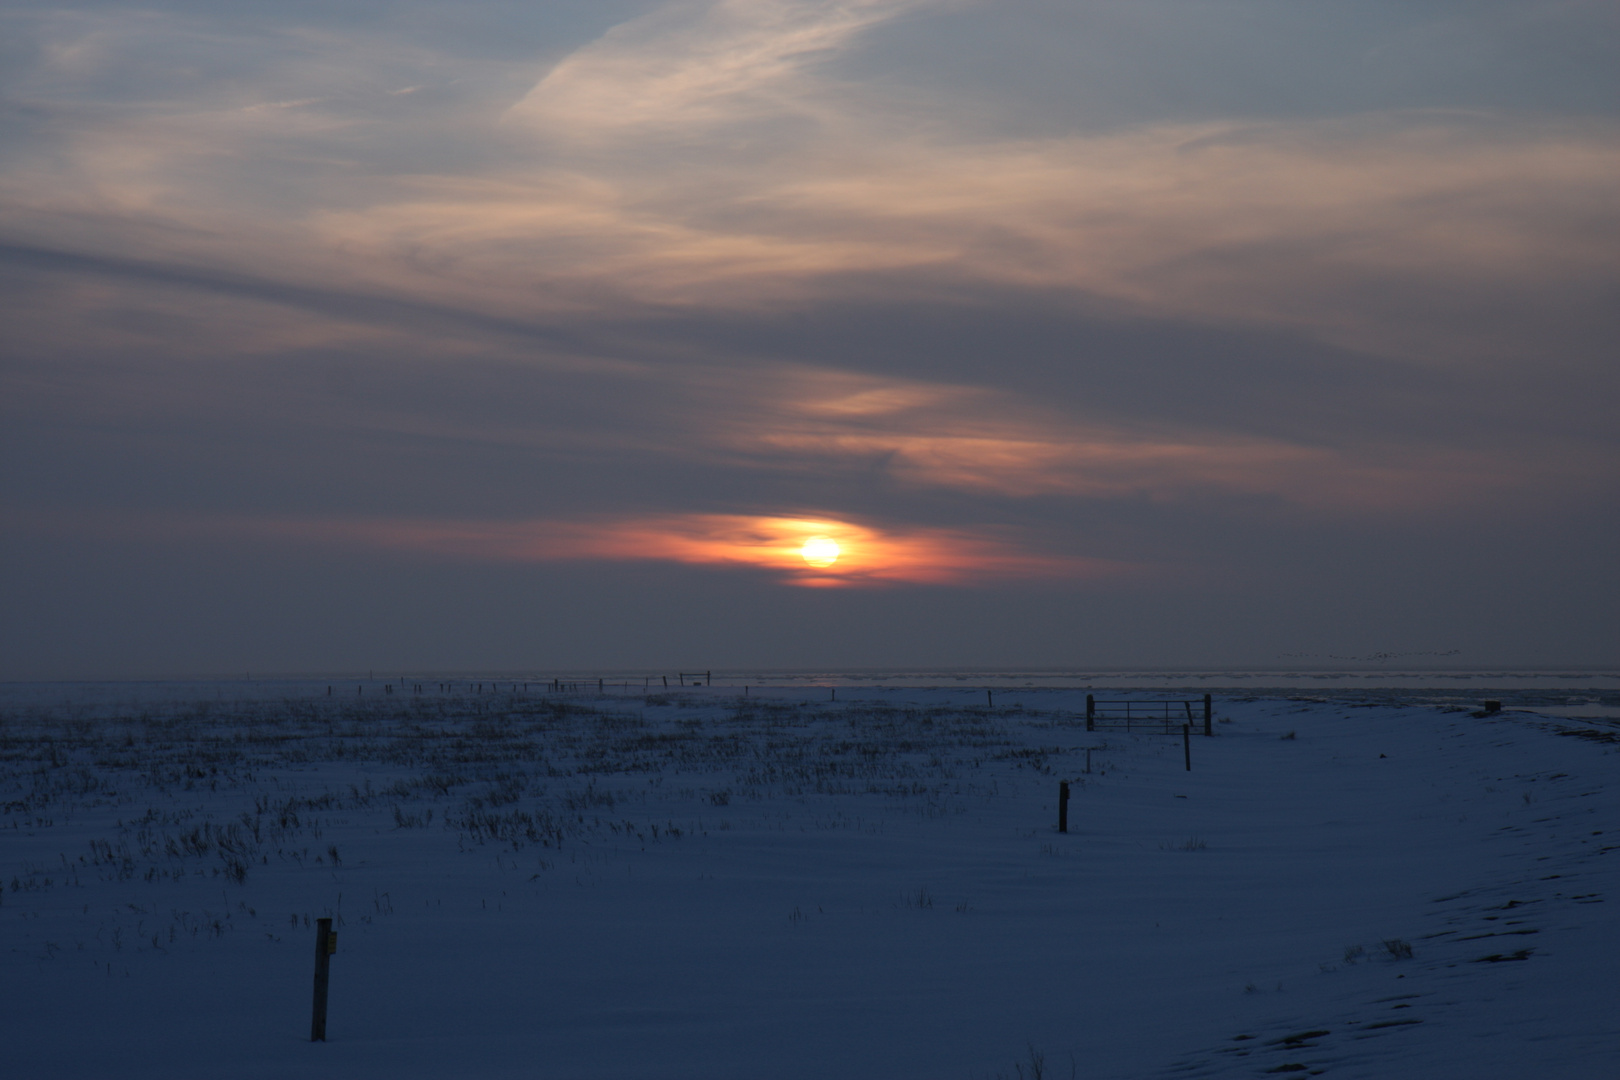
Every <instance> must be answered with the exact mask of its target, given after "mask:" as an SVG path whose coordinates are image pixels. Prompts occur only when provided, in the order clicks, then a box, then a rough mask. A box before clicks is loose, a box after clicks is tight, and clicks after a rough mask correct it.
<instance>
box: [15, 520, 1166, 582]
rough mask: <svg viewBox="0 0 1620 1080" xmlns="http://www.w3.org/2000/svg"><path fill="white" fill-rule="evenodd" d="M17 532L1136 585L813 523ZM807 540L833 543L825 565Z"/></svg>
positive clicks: (957, 545) (1122, 567) (493, 559)
mask: <svg viewBox="0 0 1620 1080" xmlns="http://www.w3.org/2000/svg"><path fill="white" fill-rule="evenodd" d="M12 528H13V529H21V530H23V531H26V532H31V533H36V534H46V535H50V534H57V535H67V536H75V537H83V536H86V535H102V536H118V537H124V538H144V539H161V540H168V541H172V540H188V539H189V540H196V539H203V540H210V539H211V540H219V539H222V538H223V539H231V540H237V541H240V540H249V541H252V542H255V543H271V544H298V545H315V546H323V547H343V548H357V549H360V550H369V551H392V552H399V553H407V554H412V555H422V556H429V557H433V558H442V559H450V560H455V561H465V562H482V563H517V564H524V563H567V562H601V561H607V562H670V563H685V564H689V565H697V566H730V567H741V568H751V569H756V570H764V571H767V572H768V573H769V574H770V575H771V576H773V577H775V578H776V579H778V580H779V581H781V582H783V583H785V584H789V585H796V586H804V587H811V588H850V587H867V588H870V587H881V586H890V585H902V584H909V585H943V584H950V585H986V584H992V583H996V582H1005V581H1009V580H1018V579H1047V580H1085V579H1098V578H1106V579H1120V578H1126V577H1139V576H1142V575H1143V574H1144V573H1146V572H1147V568H1146V567H1143V566H1139V565H1133V564H1130V563H1125V562H1121V561H1117V560H1108V559H1092V558H1086V557H1083V556H1078V555H1068V554H1053V553H1049V552H1040V551H1038V550H1032V549H1031V548H1029V547H1028V546H1027V545H1024V544H1021V543H1019V542H1018V541H1017V539H1016V538H1015V537H1014V535H1013V534H1012V533H1011V532H1009V531H1008V530H983V529H981V530H972V529H939V528H916V527H905V526H898V527H896V526H889V527H883V526H878V525H873V524H863V523H859V522H854V521H850V520H848V519H846V518H837V517H830V516H810V515H803V516H800V515H788V516H768V515H743V514H663V515H653V516H642V517H620V518H610V517H597V518H591V519H580V520H554V519H553V520H525V521H477V520H428V519H380V518H352V517H351V518H290V517H256V516H233V515H196V514H166V515H150V514H144V515H143V514H92V515H84V514H29V515H22V516H19V518H17V519H15V520H14V521H13V522H12ZM812 541H831V542H832V543H833V544H835V545H836V549H835V550H836V555H835V556H834V557H833V559H832V561H831V562H828V561H827V560H825V559H818V558H816V557H815V554H816V549H815V548H811V549H809V554H807V548H806V545H807V544H810V543H811V542H812Z"/></svg>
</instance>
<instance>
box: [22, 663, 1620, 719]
mask: <svg viewBox="0 0 1620 1080" xmlns="http://www.w3.org/2000/svg"><path fill="white" fill-rule="evenodd" d="M683 675H684V678H683ZM705 676H706V677H707V679H708V687H707V690H708V692H710V693H722V692H723V693H728V694H730V693H739V692H741V690H742V688H743V687H744V686H747V687H749V688H750V691H751V692H754V693H770V694H772V696H777V695H782V696H793V695H794V693H795V692H796V691H803V692H805V693H809V692H811V691H814V692H815V693H816V694H817V696H819V694H820V692H821V691H822V690H827V689H831V688H835V687H836V688H839V689H842V690H844V692H845V694H846V695H847V697H845V698H843V700H851V699H855V698H858V697H863V696H866V695H867V694H869V693H874V692H881V690H882V689H883V688H885V687H894V688H918V687H937V688H940V689H941V690H953V689H954V690H961V691H963V692H964V693H967V692H973V693H974V694H975V695H977V694H979V693H982V692H984V691H986V690H988V691H992V692H993V693H994V694H995V696H996V703H997V704H1006V705H1012V704H1014V703H1016V702H1017V701H1019V700H1024V701H1026V702H1027V703H1028V704H1031V705H1038V699H1039V698H1040V697H1042V696H1046V695H1049V694H1051V693H1052V692H1054V691H1074V690H1091V691H1104V692H1110V693H1128V694H1130V696H1132V697H1152V696H1157V695H1161V694H1163V695H1173V696H1180V695H1186V694H1193V695H1202V694H1206V693H1207V694H1212V695H1214V696H1216V697H1217V698H1246V697H1291V698H1313V699H1319V700H1323V701H1345V702H1351V701H1362V702H1379V703H1390V704H1394V703H1399V702H1407V703H1413V704H1420V703H1421V704H1435V705H1442V704H1460V705H1468V706H1477V705H1478V704H1479V703H1480V702H1482V701H1485V700H1497V701H1501V702H1502V704H1503V706H1504V707H1505V708H1526V707H1529V708H1535V709H1537V710H1538V711H1542V712H1545V713H1547V714H1548V715H1564V716H1569V717H1571V718H1580V717H1592V718H1604V717H1620V670H1602V669H1573V668H1572V669H1567V670H1544V671H1543V670H1527V669H1508V668H1504V669H1500V670H1490V671H1486V670H1479V671H1463V670H1437V671H1392V670H1387V669H1385V670H1372V669H1359V670H1357V669H1344V670H1322V671H1261V670H1253V671H1246V670H1241V669H1222V670H1207V671H1201V670H1194V669H1179V670H1125V671H1110V670H1105V669H1092V670H1084V669H1072V670H1049V669H1030V670H1027V671H1019V670H990V669H985V670H958V671H924V670H915V669H893V670H869V671H833V670H827V671H783V670H777V671H768V670H766V671H740V670H731V671H713V672H704V673H700V674H697V675H696V677H694V673H692V672H685V673H682V672H677V671H645V670H636V671H546V670H544V669H536V670H529V671H493V672H472V673H469V672H410V671H407V672H384V671H380V670H379V671H372V672H348V673H342V674H337V673H333V674H307V675H299V674H286V675H283V674H274V675H272V674H265V675H253V674H251V673H243V674H241V675H236V676H221V677H215V678H194V679H167V680H127V681H124V680H121V681H81V682H10V683H0V709H4V708H19V707H22V708H28V707H36V708H37V707H41V706H43V707H53V706H54V707H59V708H67V709H81V710H86V711H87V712H88V713H91V714H97V713H104V712H105V711H106V710H107V709H109V708H113V709H121V708H128V707H138V706H140V705H143V704H160V703H181V702H200V701H227V702H229V701H261V702H262V701H275V700H299V699H303V700H307V699H310V698H326V697H328V687H330V688H331V696H332V697H334V698H338V697H341V698H366V699H369V700H376V699H377V698H378V697H384V698H387V697H389V695H390V690H389V689H388V688H389V687H392V688H393V689H392V692H393V693H395V694H407V695H408V694H409V693H410V688H411V687H412V686H417V685H420V686H423V687H425V688H426V691H427V692H429V693H434V694H436V693H440V692H441V691H440V689H439V688H440V687H441V686H446V687H448V688H449V689H450V691H451V692H455V693H465V692H469V691H472V690H474V689H475V688H477V687H479V686H482V687H483V688H484V691H485V692H501V693H509V692H512V691H513V690H516V689H522V690H524V691H526V692H528V693H530V694H539V693H544V692H548V688H549V687H550V686H551V685H552V681H553V680H554V679H555V680H560V681H561V682H562V683H563V684H565V687H564V688H565V691H566V692H569V693H594V692H595V691H596V688H597V685H598V684H599V683H600V684H601V685H602V686H603V687H604V688H605V689H606V691H607V692H608V693H610V694H614V695H623V694H626V693H639V692H640V691H641V690H643V689H649V690H658V691H662V690H663V689H664V687H665V683H666V680H667V684H668V687H669V688H670V689H679V688H680V687H681V686H682V684H683V683H684V684H685V686H687V687H688V688H691V687H693V686H695V685H701V684H702V682H703V680H704V677H705ZM1031 698H1034V699H1037V700H1031Z"/></svg>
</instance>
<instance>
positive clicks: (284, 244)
mask: <svg viewBox="0 0 1620 1080" xmlns="http://www.w3.org/2000/svg"><path fill="white" fill-rule="evenodd" d="M3 18H4V25H5V26H6V28H7V29H8V31H10V32H8V33H7V34H6V37H7V40H8V44H7V45H6V46H5V48H6V50H7V60H8V62H7V63H6V64H5V65H4V67H5V69H6V72H7V74H6V75H5V76H4V77H3V79H0V93H3V94H4V102H3V107H4V110H5V112H4V117H5V123H6V127H5V132H6V134H4V135H3V136H0V138H3V140H4V141H3V142H0V150H3V151H4V153H5V157H4V162H5V164H4V165H3V166H0V275H3V276H4V278H5V280H6V281H8V282H9V283H11V287H10V288H8V289H7V290H6V298H5V299H3V300H0V315H3V317H4V319H5V320H6V323H7V325H8V327H10V332H9V333H8V344H7V346H6V351H5V354H4V357H3V360H0V362H3V364H4V367H3V368H0V380H3V383H0V385H3V387H4V396H5V399H6V400H5V403H4V405H3V406H0V408H3V409H4V412H5V415H6V418H7V424H8V434H7V436H6V447H7V456H8V458H9V459H10V465H9V466H8V468H7V469H6V473H5V475H4V479H3V483H4V488H3V493H0V497H3V498H5V499H7V500H9V501H10V502H11V503H12V504H13V505H15V506H19V507H21V506H27V507H30V508H32V509H33V510H34V511H40V512H43V511H44V510H47V509H51V508H55V509H56V510H60V511H62V512H63V513H67V512H69V511H72V512H81V511H85V510H92V509H96V508H98V507H99V508H118V509H121V510H128V511H130V512H132V513H133V512H137V511H138V512H141V513H147V512H161V511H173V512H175V513H177V514H178V513H181V512H185V513H195V512H205V511H219V512H227V511H228V512H232V513H241V514H248V515H251V514H253V513H259V514H261V515H277V514H279V515H295V516H296V515H305V516H310V515H314V516H319V515H322V514H328V515H343V516H354V515H357V514H358V515H361V516H363V515H365V514H368V513H370V514H376V515H379V516H384V517H389V516H391V517H410V518H413V519H414V518H423V517H428V516H433V515H443V516H445V517H447V518H456V517H460V518H466V519H468V520H472V519H477V520H489V519H493V518H500V517H510V518H512V519H529V518H534V517H537V516H539V517H543V516H545V515H547V514H551V513H559V512H560V511H559V510H558V507H559V505H566V506H567V507H571V508H573V509H576V510H588V511H589V512H591V513H594V514H611V513H615V512H618V513H624V514H637V513H646V514H650V513H674V512H692V513H745V514H746V513H757V514H782V513H814V514H827V515H838V514H844V515H849V516H851V517H854V518H857V519H860V520H865V521H870V522H874V523H882V522H890V523H893V524H896V525H903V524H906V523H912V524H916V525H918V526H919V527H920V526H929V527H955V526H957V525H972V526H983V527H987V528H988V527H992V526H994V527H997V528H1010V529H1012V530H1014V531H1015V532H1016V533H1017V535H1019V536H1021V537H1023V542H1024V543H1025V544H1026V545H1027V546H1028V548H1029V549H1030V550H1032V551H1035V550H1039V551H1054V552H1056V551H1061V552H1066V553H1069V554H1075V555H1081V556H1094V557H1097V558H1113V559H1133V560H1134V559H1138V558H1139V557H1142V556H1144V555H1151V558H1152V559H1153V560H1156V561H1157V562H1159V563H1160V564H1162V565H1164V566H1166V567H1170V566H1176V567H1179V568H1180V569H1178V570H1176V573H1177V574H1180V573H1183V572H1184V571H1185V570H1186V569H1187V568H1188V567H1196V568H1200V569H1199V572H1200V573H1204V574H1207V575H1210V576H1213V577H1220V576H1221V575H1222V574H1223V573H1226V572H1227V570H1223V567H1226V568H1227V569H1231V567H1235V566H1236V565H1237V564H1238V563H1237V562H1233V561H1232V559H1233V558H1234V556H1233V555H1232V552H1233V551H1236V550H1239V549H1241V548H1243V546H1244V540H1243V537H1244V536H1245V530H1246V529H1249V530H1255V529H1261V528H1266V529H1273V530H1286V531H1288V532H1289V535H1291V536H1293V537H1295V538H1296V540H1297V541H1298V542H1300V543H1306V544H1309V543H1313V542H1315V541H1313V540H1310V539H1308V538H1309V537H1311V536H1314V535H1317V534H1315V533H1312V531H1311V530H1321V529H1327V528H1341V529H1342V528H1352V527H1353V528H1355V529H1363V528H1369V527H1373V526H1371V525H1369V522H1377V523H1381V524H1378V525H1377V526H1376V528H1377V529H1381V530H1384V532H1383V533H1382V534H1380V535H1383V536H1386V537H1396V536H1400V535H1402V534H1403V533H1402V530H1411V529H1420V530H1421V529H1431V528H1435V527H1440V525H1441V523H1443V522H1444V521H1445V520H1447V518H1448V517H1449V516H1451V515H1458V514H1462V515H1473V514H1477V513H1480V512H1483V510H1484V508H1490V507H1496V508H1501V507H1511V506H1520V507H1524V508H1526V509H1528V508H1530V507H1532V506H1535V507H1539V508H1545V506H1546V505H1547V504H1548V500H1552V501H1553V502H1554V503H1556V504H1557V505H1558V506H1561V507H1566V508H1573V507H1579V506H1587V505H1591V504H1593V503H1594V502H1596V503H1603V504H1607V502H1608V500H1611V499H1612V496H1613V484H1612V476H1613V475H1614V473H1613V466H1614V463H1615V462H1614V450H1615V436H1614V433H1613V428H1612V423H1611V422H1610V420H1609V418H1608V416H1607V410H1606V409H1604V408H1603V406H1602V402H1604V401H1606V400H1612V395H1613V394H1614V393H1615V391H1616V390H1617V389H1620V387H1617V386H1616V385H1615V383H1616V378H1615V369H1614V365H1613V362H1612V355H1613V347H1614V343H1615V341H1616V338H1617V336H1620V335H1617V334H1616V330H1617V327H1616V325H1615V322H1616V314H1615V313H1616V311H1617V310H1620V307H1617V305H1616V304H1615V300H1616V299H1617V297H1616V295H1615V294H1616V289H1615V283H1616V281H1617V280H1620V274H1617V270H1620V267H1617V265H1616V263H1617V261H1620V255H1617V252H1620V205H1617V202H1620V200H1617V199H1616V196H1615V194H1614V184H1613V177H1614V176H1616V175H1620V124H1617V122H1616V119H1615V117H1614V116H1613V115H1612V114H1609V113H1606V112H1605V111H1604V108H1603V107H1602V103H1603V102H1605V101H1607V100H1609V99H1608V98H1606V97H1605V94H1606V92H1607V91H1608V90H1610V89H1613V84H1614V82H1615V79H1616V77H1615V75H1614V70H1615V68H1616V67H1620V66H1617V65H1612V64H1607V63H1605V62H1604V61H1605V59H1612V47H1613V42H1614V36H1613V35H1614V33H1615V27H1616V20H1615V17H1614V16H1613V13H1612V10H1611V9H1609V8H1607V7H1605V6H1603V5H1597V4H1590V3H1575V4H1531V5H1523V4H1520V5H1485V6H1481V5H1472V6H1467V7H1463V6H1457V5H1449V4H1427V5H1424V4H1420V5H1410V4H1407V5H1361V6H1358V7H1356V8H1355V9H1354V11H1352V10H1351V9H1350V8H1337V9H1334V10H1332V11H1329V10H1326V9H1324V10H1322V11H1319V12H1316V13H1315V14H1313V15H1302V14H1301V13H1300V12H1299V9H1298V8H1297V6H1296V5H1278V4H1261V3H1231V4H1204V5H1188V4H1169V3H1143V4H1136V5H1083V6H1076V5H1060V4H1044V3H1013V4H1005V5H1002V4H998V5H984V4H972V3H931V2H927V0H860V2H856V3H848V2H844V3H831V2H822V0H799V2H787V0H724V2H714V3H709V2H702V3H699V2H692V3H676V4H667V5H657V4H650V3H643V4H621V5H596V6H591V7H590V10H589V11H587V10H586V6H583V5H580V6H576V5H568V4H553V5H541V6H540V7H539V8H534V7H532V6H521V7H517V6H506V5H473V6H471V7H469V8H468V9H467V15H466V17H465V19H463V20H461V21H460V22H459V23H458V24H456V25H455V26H451V25H450V24H447V23H445V22H444V20H443V17H442V14H441V13H440V12H439V11H438V9H435V8H431V7H414V6H411V5H403V4H402V5H394V6H390V7H388V8H387V9H386V10H384V11H383V12H381V13H380V14H379V15H378V17H377V18H375V19H370V18H368V19H365V20H362V19H361V18H360V17H359V15H346V14H345V13H344V12H343V11H342V10H341V9H329V8H322V9H319V10H316V9H310V10H309V11H307V12H303V11H300V10H298V9H296V8H285V7H281V6H273V7H271V6H255V5H243V6H239V7H226V8H217V7H212V6H210V7H206V8H204V7H189V8H188V7H185V6H180V5H174V6H170V7H167V8H164V9H162V10H151V11H146V12H142V13H139V14H135V13H131V12H128V11H126V10H123V9H121V8H119V7H115V6H109V7H104V8H97V7H82V8H78V9H75V10H72V11H60V10H55V9H48V8H31V7H28V6H26V5H18V6H13V7H11V8H10V9H8V10H7V11H6V12H5V14H4V16H3ZM1065 44H1072V48H1067V49H1065V48H1061V47H1060V46H1063V45H1065ZM947 58H956V59H959V60H960V63H946V62H943V61H944V60H946V59H947ZM1279 88H1281V89H1279ZM64 520H65V519H64ZM109 520H110V519H109ZM1192 521H1197V522H1201V523H1203V524H1204V525H1205V526H1208V525H1209V524H1210V523H1212V522H1217V521H1218V522H1221V523H1222V524H1220V525H1219V527H1217V528H1212V529H1210V530H1209V531H1208V532H1207V533H1206V534H1203V535H1204V536H1205V537H1206V539H1200V534H1195V533H1192V532H1190V531H1189V530H1188V528H1187V525H1188V523H1189V522H1192ZM1245 523H1247V524H1245ZM1216 534H1220V535H1221V536H1224V537H1226V538H1225V539H1219V540H1217V539H1215V536H1216ZM1241 561H1242V560H1241V559H1239V560H1238V562H1241ZM1233 572H1236V571H1233ZM1244 573H1245V574H1247V573H1249V571H1247V570H1245V571H1244ZM1380 647H1381V646H1380Z"/></svg>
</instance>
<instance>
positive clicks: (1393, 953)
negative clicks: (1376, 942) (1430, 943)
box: [1384, 938, 1412, 960]
mask: <svg viewBox="0 0 1620 1080" xmlns="http://www.w3.org/2000/svg"><path fill="white" fill-rule="evenodd" d="M1384 951H1385V952H1387V953H1389V958H1390V959H1391V960H1410V959H1412V946H1411V944H1410V943H1409V942H1406V941H1403V940H1401V939H1400V938H1389V939H1388V940H1386V941H1385V942H1384Z"/></svg>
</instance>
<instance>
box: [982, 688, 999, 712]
mask: <svg viewBox="0 0 1620 1080" xmlns="http://www.w3.org/2000/svg"><path fill="white" fill-rule="evenodd" d="M984 704H985V706H986V707H987V708H991V709H993V708H995V707H996V692H995V691H994V690H986V691H985V692H984Z"/></svg>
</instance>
